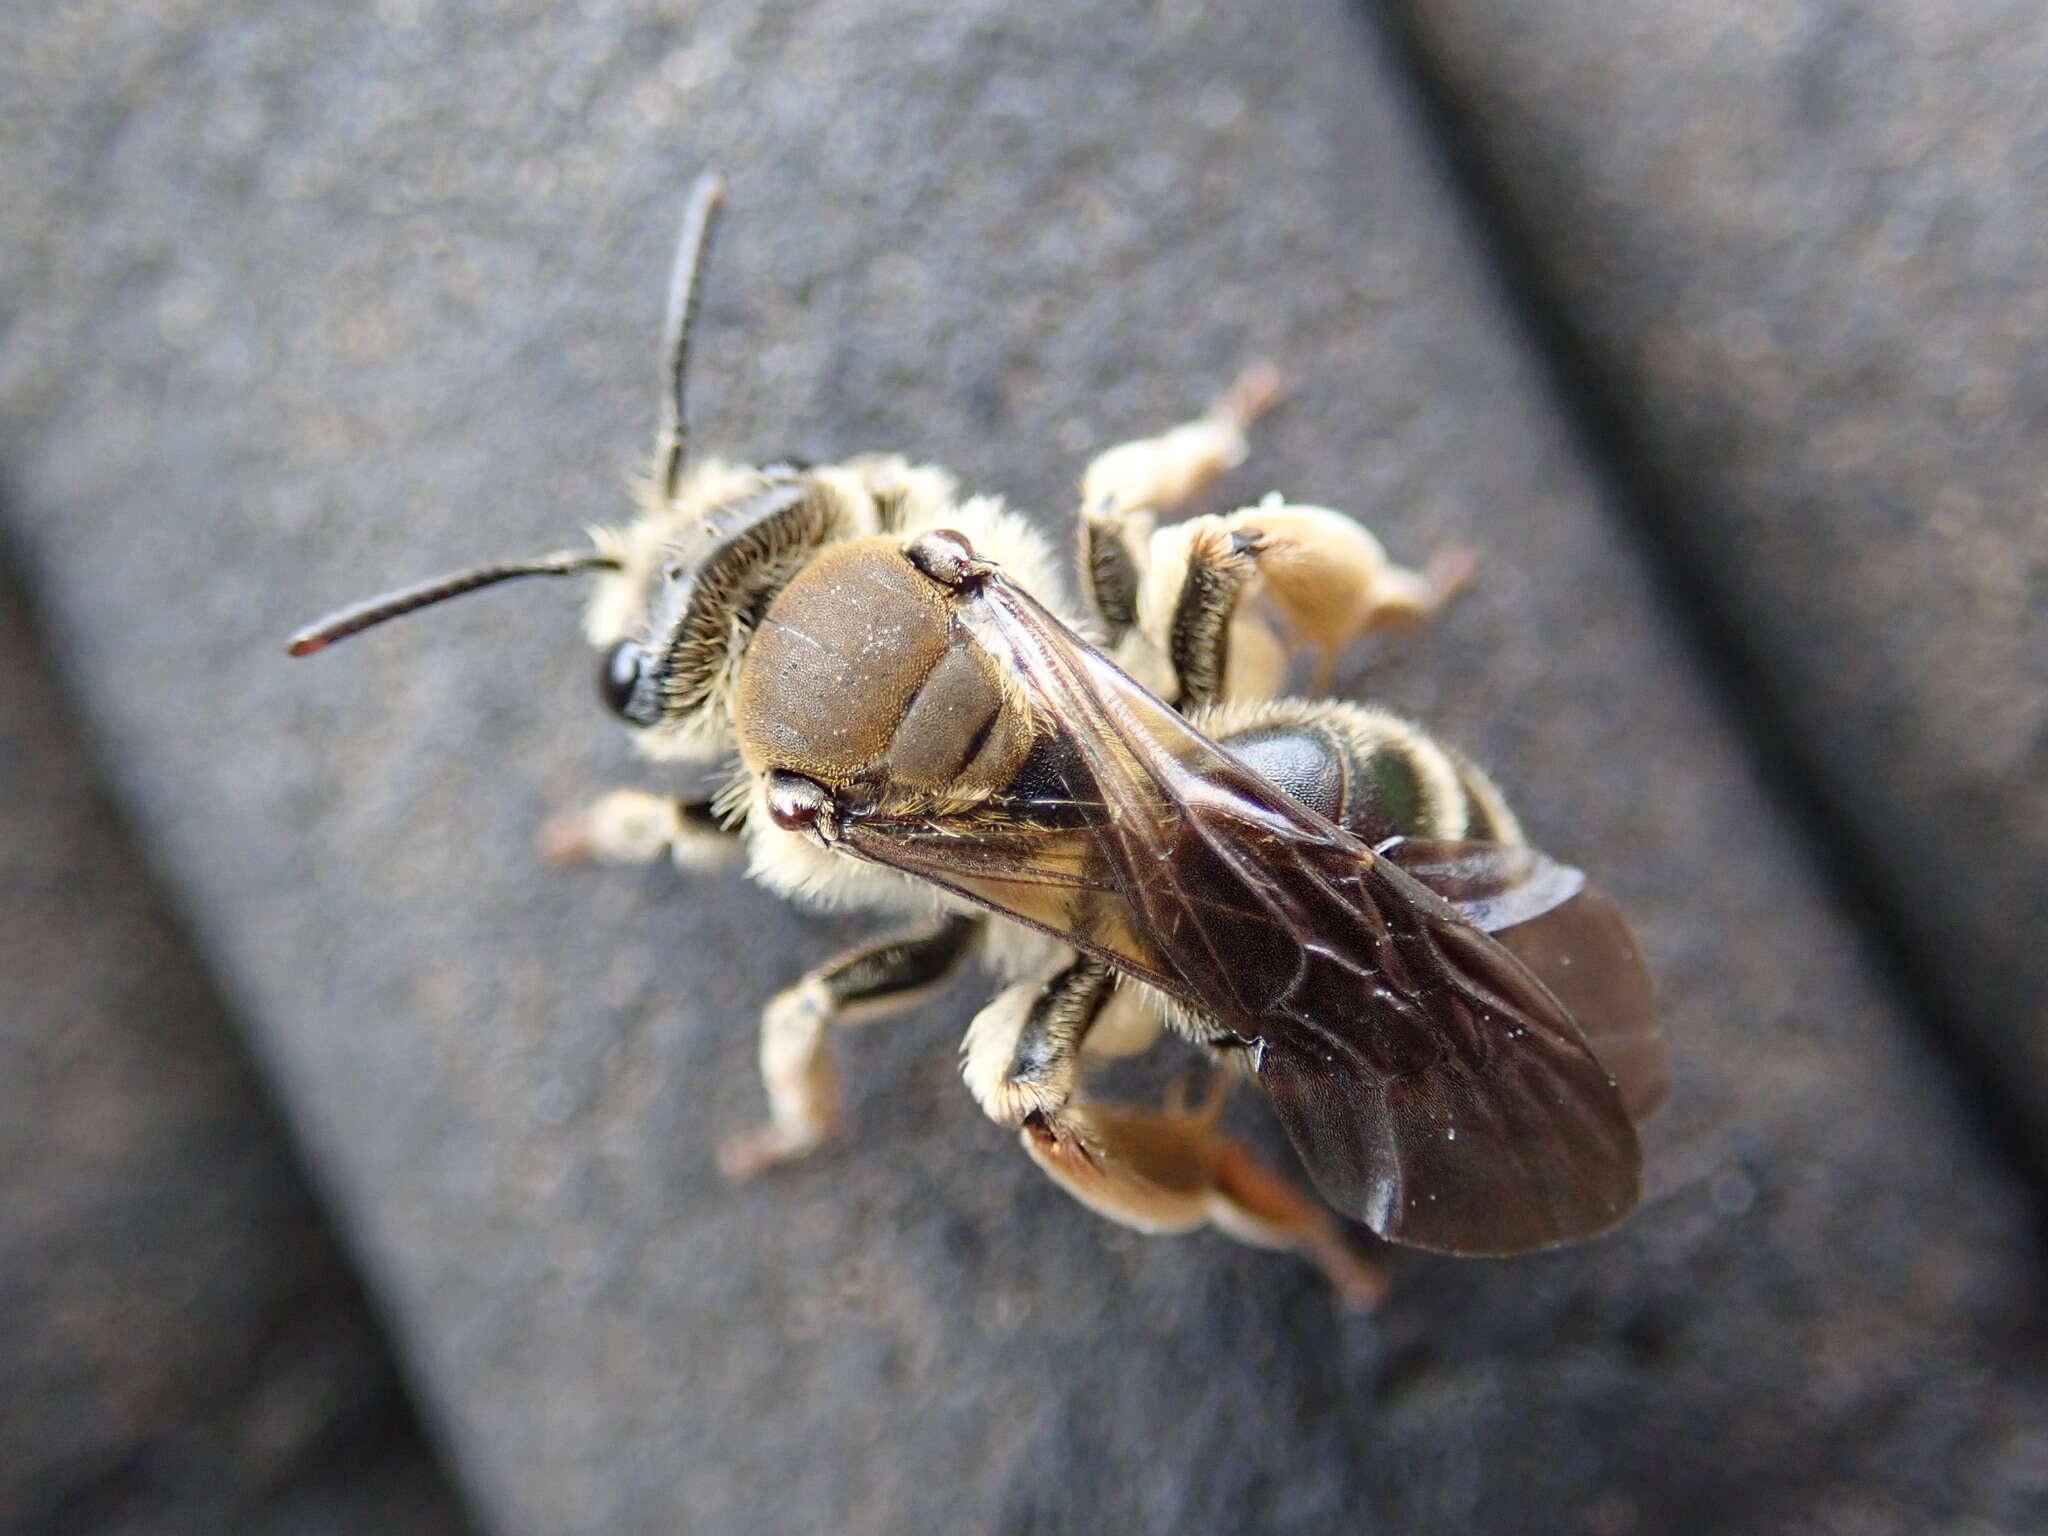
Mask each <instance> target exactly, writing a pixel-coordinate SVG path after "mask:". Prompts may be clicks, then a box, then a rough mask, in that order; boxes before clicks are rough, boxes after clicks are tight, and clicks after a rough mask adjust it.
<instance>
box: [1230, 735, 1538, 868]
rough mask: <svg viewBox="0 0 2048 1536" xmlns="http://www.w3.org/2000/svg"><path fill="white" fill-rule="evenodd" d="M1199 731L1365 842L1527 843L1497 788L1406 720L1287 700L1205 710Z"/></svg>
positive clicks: (1460, 758)
mask: <svg viewBox="0 0 2048 1536" xmlns="http://www.w3.org/2000/svg"><path fill="white" fill-rule="evenodd" d="M1196 723H1197V724H1198V725H1200V726H1202V727H1203V728H1204V729H1207V730H1210V731H1211V732H1213V733H1215V735H1216V739H1217V740H1218V741H1220V742H1221V743H1222V744H1223V745H1224V746H1226V747H1228V748H1229V749H1230V750H1231V751H1232V752H1233V753H1235V754H1236V755H1237V756H1238V757H1240V758H1242V759H1243V760H1244V761H1245V763H1246V764H1247V765H1249V766H1250V767H1251V768H1253V769H1254V770H1256V771H1257V772H1259V773H1261V774H1263V775H1264V776H1265V777H1267V778H1269V779H1271V780H1272V781H1273V782H1274V783H1275V784H1276V785H1278V786H1279V787H1280V788H1281V789H1284V790H1285V791H1287V793H1288V794H1290V795H1292V796H1293V797H1294V798H1295V799H1296V800H1299V801H1300V802H1301V803H1302V804H1304V805H1306V806H1308V807H1309V808H1310V809H1311V810H1313V811H1315V812H1317V813H1318V814H1320V815H1323V816H1327V817H1329V818H1330V820H1332V821H1334V822H1336V823H1337V824H1338V825H1339V826H1341V827H1343V828H1344V829H1345V830H1346V831H1348V832H1350V833H1351V834H1352V835H1353V836H1355V837H1357V838H1359V839H1360V840H1361V841H1363V842H1366V843H1370V844H1374V845H1377V844H1379V843H1383V842H1385V841H1386V840H1387V839H1388V838H1390V837H1422V838H1449V839H1464V838H1474V839H1479V840H1483V841H1487V842H1507V843H1518V842H1520V841H1521V840H1522V832H1521V827H1520V825H1519V823H1518V822H1517V821H1516V820H1515V816H1514V813H1513V812H1512V811H1510V810H1509V809H1508V807H1507V803H1506V802H1505V801H1504V800H1503V799H1502V798H1501V794H1500V791H1499V790H1498V789H1496V788H1495V787H1494V785H1493V781H1492V780H1490V779H1489V778H1487V776H1486V775H1485V774H1484V773H1482V772H1480V770H1479V769H1478V768H1476V767H1475V766H1473V765H1472V764H1471V763H1469V762H1467V761H1466V760H1465V759H1464V758H1462V757H1460V756H1459V755H1457V754H1456V753H1454V752H1452V751H1451V750H1450V749H1449V748H1447V747H1445V746H1443V745H1442V744H1441V743H1439V742H1437V741H1435V740H1432V739H1431V738H1430V737H1429V736H1428V735H1426V734H1425V733H1424V732H1422V731H1421V730H1420V729H1418V728H1417V727H1416V726H1414V725H1411V724H1410V723H1409V722H1408V721H1406V720H1403V719H1401V718H1400V717H1399V716H1397V715H1391V714H1388V713H1387V712H1386V711H1384V710H1379V709H1372V708H1369V707H1366V706H1362V705H1354V704H1338V703H1328V702H1309V701H1303V700H1294V699H1281V700H1276V701H1273V702H1271V703H1261V704H1253V705H1235V706H1227V707H1225V708H1223V709H1220V710H1214V711H1205V712H1203V714H1202V715H1201V716H1198V717H1197V721H1196Z"/></svg>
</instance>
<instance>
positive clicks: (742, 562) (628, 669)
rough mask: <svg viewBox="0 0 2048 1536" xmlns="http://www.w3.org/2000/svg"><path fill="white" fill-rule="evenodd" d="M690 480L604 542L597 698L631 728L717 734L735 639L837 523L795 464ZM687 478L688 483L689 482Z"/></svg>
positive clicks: (743, 638)
mask: <svg viewBox="0 0 2048 1536" xmlns="http://www.w3.org/2000/svg"><path fill="white" fill-rule="evenodd" d="M707 478H708V481H709V483H708V484H706V485H705V486H703V487H702V490H704V491H708V492H710V493H711V495H712V496H713V497H715V498H717V499H712V500H710V501H709V503H708V505H703V506H702V508H701V510H699V508H698V507H697V506H693V505H692V501H693V500H695V498H684V499H682V500H680V501H679V502H678V503H676V504H675V505H673V506H672V507H671V508H669V509H664V511H663V512H662V513H657V514H655V515H652V516H649V517H646V518H643V519H642V520H641V521H640V522H639V523H637V524H635V525H634V526H633V527H632V528H630V529H628V530H626V531H625V532H623V533H616V534H611V535H609V536H608V542H609V543H610V544H611V546H612V548H613V550H614V552H615V553H616V554H617V556H618V558H619V569H618V573H617V575H616V576H614V577H611V578H609V579H608V580H607V581H606V583H605V584H604V585H602V586H601V587H600V588H599V590H598V591H597V592H596V593H595V594H594V595H593V597H592V604H591V613H590V618H589V621H588V627H589V628H590V629H591V631H592V638H593V639H595V640H597V641H598V643H599V645H600V647H601V649H602V652H603V658H602V661H601V662H600V664H599V669H598V691H599V695H600V697H602V698H603V700H604V701H605V703H606V704H607V705H608V706H609V707H610V708H611V710H612V711H613V713H615V714H617V715H618V716H619V718H620V719H622V720H624V721H625V722H626V723H627V724H629V725H631V726H634V727H636V728H637V729H639V730H641V731H643V732H648V733H651V734H653V735H656V736H660V737H665V738H668V739H669V740H671V741H675V742H679V743H686V742H689V741H692V740H694V739H697V738H701V737H704V736H706V735H712V736H716V735H718V734H719V730H718V722H717V719H716V717H717V716H718V715H720V714H721V713H722V706H723V705H724V703H725V702H726V698H727V696H728V695H729V693H730V689H731V683H732V678H733V674H734V671H735V668H736V666H737V663H738V659H739V657H740V655H742V654H743V653H744V650H745V646H746V642H747V640H748V638H749V637H750V636H751V635H752V634H753V632H754V630H755V629H756V628H757V627H758V625H759V624H760V622H761V620H762V618H763V616H764V615H765V614H766V612H767V610H768V607H769V605H770V604H771V603H772V602H773V601H774V600H775V597H776V594H777V593H779V592H780V591H781V590H782V587H783V586H784V584H786V583H787V582H788V581H789V579H790V578H791V577H792V576H793V575H795V573H796V571H797V570H798V569H799V568H800V567H801V566H802V565H803V563H804V562H805V561H806V560H808V559H810V557H811V556H812V555H813V554H814V553H815V552H816V551H817V549H818V548H819V547H820V546H821V545H823V544H824V543H826V542H827V541H828V540H830V539H831V538H833V537H834V536H836V534H837V533H838V531H839V530H838V526H837V524H838V518H837V515H836V514H837V511H838V506H837V503H836V502H835V500H834V498H833V497H832V496H831V495H829V494H828V493H827V491H826V490H825V488H824V487H822V486H820V485H818V484H816V483H813V482H812V481H810V480H808V479H807V478H805V477H803V476H801V475H770V474H763V473H759V472H745V471H743V472H738V473H737V474H736V473H735V472H734V471H731V470H727V469H725V468H724V467H723V466H720V467H719V469H718V472H717V473H715V474H714V475H712V476H709V477H707ZM693 489H695V487H693Z"/></svg>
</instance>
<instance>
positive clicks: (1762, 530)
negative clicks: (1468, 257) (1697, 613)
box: [1388, 0, 2048, 1179]
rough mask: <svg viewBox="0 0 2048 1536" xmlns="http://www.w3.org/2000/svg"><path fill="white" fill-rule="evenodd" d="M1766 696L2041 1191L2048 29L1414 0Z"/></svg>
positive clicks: (1773, 722)
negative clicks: (1971, 1046) (2004, 1099)
mask: <svg viewBox="0 0 2048 1536" xmlns="http://www.w3.org/2000/svg"><path fill="white" fill-rule="evenodd" d="M1388 9H1389V10H1391V11H1393V12H1396V13H1398V14H1401V15H1403V16H1405V17H1406V18H1407V20H1408V24H1409V26H1410V29H1411V32H1412V36H1413V37H1414V39H1415V40H1416V43H1417V44H1418V47H1417V55H1418V57H1420V58H1422V59H1424V60H1426V61H1427V72H1428V73H1429V74H1430V75H1432V76H1434V77H1435V78H1436V79H1437V80H1438V81H1439V82H1440V84H1441V92H1442V96H1443V100H1444V105H1445V108H1446V111H1447V113H1448V115H1449V116H1450V117H1451V118H1453V119H1455V120H1457V121H1458V122H1459V123H1460V124H1461V125H1462V127H1463V130H1464V132H1465V134H1466V136H1467V138H1468V142H1469V144H1470V145H1471V147H1472V150H1473V153H1474V157H1475V159H1476V161H1477V163H1479V164H1480V165H1482V166H1484V167H1485V184H1486V191H1487V193H1488V194H1490V195H1491V197H1492V198H1493V199H1494V200H1495V203H1496V206H1497V208H1498V209H1499V211H1500V212H1501V213H1502V214H1503V215H1504V217H1505V219H1506V221H1507V229H1508V236H1507V238H1508V243H1509V244H1510V245H1511V246H1512V247H1513V249H1514V250H1515V251H1516V252H1517V253H1518V254H1519V256H1520V258H1521V259H1522V260H1523V261H1525V262H1526V263H1527V265H1528V268H1529V270H1530V273H1531V275H1532V278H1533V284H1532V287H1533V289H1534V298H1535V302H1536V303H1537V304H1539V305H1540V306H1541V307H1542V308H1543V310H1544V312H1545V313H1546V314H1547V315H1550V316H1553V317H1554V318H1555V319H1556V322H1557V324H1558V326H1559V327H1560V329H1561V331H1562V332H1563V333H1564V334H1565V335H1567V336H1568V337H1569V338H1571V347H1572V350H1573V351H1574V352H1575V353H1576V354H1577V356H1578V358H1579V360H1580V362H1581V364H1582V365H1583V373H1582V378H1583V379H1585V380H1586V381H1588V382H1590V384H1591V386H1592V388H1593V390H1594V391H1595V393H1596V394H1597V395H1598V396H1600V397H1601V398H1602V400H1603V401H1604V405H1605V409H1604V410H1603V425H1604V426H1605V427H1606V428H1608V429H1609V430H1610V431H1612V432H1614V433H1615V435H1616V436H1617V437H1618V438H1619V439H1620V440H1621V441H1622V442H1623V443H1624V445H1625V448H1626V451H1627V455H1628V457H1629V459H1630V461H1631V463H1632V465H1633V468H1634V470H1635V474H1634V476H1633V478H1634V480H1635V483H1636V486H1637V488H1638V490H1639V491H1640V492H1641V493H1642V496H1641V500H1640V503H1639V505H1640V506H1641V507H1642V508H1643V510H1644V513H1645V515H1647V516H1651V517H1654V518H1655V519H1657V521H1658V524H1659V527H1660V529H1661V531H1662V532H1663V533H1664V534H1665V535H1666V536H1667V537H1668V538H1669V540H1670V542H1671V545H1672V547H1673V548H1674V549H1675V550H1676V552H1677V555H1678V558H1679V559H1680V561H1681V562H1682V564H1683V568H1684V571H1685V576H1686V579H1687V580H1688V581H1689V582H1692V583H1696V584H1697V586H1698V587H1699V589H1700V590H1701V591H1702V592H1703V593H1704V595H1705V599H1706V601H1707V603H1708V604H1709V606H1710V607H1711V608H1712V609H1713V610H1714V612H1715V613H1716V615H1717V627H1718V629H1719V630H1720V633H1721V636H1722V639H1723V641H1724V642H1725V644H1726V645H1727V647H1728V649H1729V651H1730V652H1731V659H1732V661H1733V662H1734V664H1735V665H1736V667H1737V668H1738V669H1739V670H1740V672H1741V674H1742V676H1743V679H1744V684H1745V686H1746V687H1748V688H1750V689H1751V690H1753V692H1754V694H1755V696H1756V697H1757V698H1758V699H1759V701H1760V702H1761V703H1763V704H1764V706H1765V707H1766V708H1767V709H1768V711H1769V715H1770V721H1769V729H1770V730H1772V731H1773V732H1774V733H1775V735H1776V737H1777V739H1778V740H1779V741H1780V742H1782V743H1783V744H1784V746H1785V747H1787V748H1788V749H1789V750H1790V751H1791V752H1792V754H1793V755H1794V757H1795V758H1796V760H1797V761H1798V763H1799V766H1800V768H1801V770H1802V771H1803V773H1804V775H1805V776H1806V778H1807V781H1808V783H1809V784H1810V785H1811V789H1812V797H1813V799H1814V801H1815V802H1816V808H1817V809H1818V810H1819V812H1820V813H1821V814H1822V815H1824V816H1827V817H1829V818H1830V819H1831V820H1832V821H1833V822H1834V823H1835V827H1834V830H1835V831H1837V832H1838V833H1840V834H1842V835H1843V836H1844V837H1845V839H1846V841H1847V843H1848V845H1849V847H1850V848H1851V850H1852V851H1853V864H1854V866H1855V867H1854V868H1853V869H1852V870H1851V871H1850V875H1851V878H1853V879H1857V880H1859V881H1860V882H1861V883H1862V884H1863V885H1864V886H1865V888H1866V890H1867V891H1868V893H1869V894H1870V895H1871V896H1872V897H1873V898H1874V899H1875V901H1876V903H1877V905H1878V907H1879V908H1880V909H1881V910H1882V911H1883V913H1884V914H1885V916H1886V918H1887V919H1888V921H1887V922H1886V929H1887V932H1888V937H1891V938H1893V939H1894V940H1895V942H1897V943H1898V946H1899V955H1898V958H1899V959H1900V960H1902V961H1903V962H1905V965H1906V966H1907V967H1908V969H1909V971H1910V973H1911V974H1912V979H1913V983H1914V985H1915V988H1916V990H1917V991H1918V992H1919V993H1920V995H1921V998H1922V1006H1923V1010H1924V1011H1925V1012H1926V1013H1928V1014H1929V1015H1930V1017H1931V1020H1932V1022H1934V1023H1935V1024H1936V1025H1937V1027H1945V1028H1956V1029H1959V1030H1961V1031H1962V1032H1963V1033H1964V1034H1965V1036H1966V1037H1967V1038H1968V1039H1970V1040H1972V1041H1973V1042H1974V1043H1975V1047H1976V1049H1977V1050H1978V1051H1979V1052H1981V1053H1982V1055H1983V1057H1984V1059H1985V1061H1986V1063H1987V1064H1988V1065H1989V1066H1990V1067H1991V1069H1992V1070H1991V1071H1990V1072H1988V1073H1986V1074H1985V1078H1984V1084H1983V1086H1985V1087H1987V1088H1988V1087H1996V1088H1997V1089H1998V1090H1999V1091H2000V1092H2002V1093H2004V1094H2009V1095H2011V1096H2012V1097H2013V1098H2014V1099H2015V1100H2016V1101H2017V1104H2018V1106H2019V1108H2020V1109H2021V1110H2022V1111H2023V1112H2024V1114H2025V1115H2026V1117H2027V1118H2028V1119H2029V1120H2030V1121H2031V1127H2030V1134H2031V1137H2032V1140H2033V1142H2034V1157H2035V1166H2036V1174H2035V1176H2036V1178H2037V1179H2038V1178H2039V1176H2040V1170H2041V1169H2043V1168H2048V491H2044V489H2043V488H2044V486H2048V452H2044V450H2043V446H2042V442H2043V439H2042V423H2043V420H2044V412H2048V376H2044V374H2043V372H2042V367H2041V349H2040V335H2041V329H2042V322H2043V318H2044V316H2048V242H2044V240H2043V238H2042V237H2043V232H2044V230H2048V178H2044V174H2043V172H2044V168H2048V88H2044V86H2043V81H2044V80H2048V20H2044V17H2043V13H2042V11H2041V8H2040V7H2039V6H2038V5H2032V4H2028V3H2026V0H1944V3H1940V4H1932V5H1929V4H1922V3H1915V0H1875V3H1869V0H1857V3H1854V4H1850V3H1843V0H1821V3H1816V4H1808V5H1801V6H1794V7H1787V6H1783V5H1777V4H1772V3H1770V0H1735V3H1730V4H1716V5H1696V4H1685V3H1681V0H1661V3H1657V4H1652V5H1649V6H1633V7H1630V8H1629V9H1628V11H1627V13H1626V14H1625V15H1621V16H1618V15H1617V14H1616V11H1615V8H1614V7H1613V6H1610V5H1600V4H1593V3H1588V0H1544V3H1541V4H1529V3H1527V0H1399V3H1398V4H1395V5H1393V6H1390V7H1389V8H1388Z"/></svg>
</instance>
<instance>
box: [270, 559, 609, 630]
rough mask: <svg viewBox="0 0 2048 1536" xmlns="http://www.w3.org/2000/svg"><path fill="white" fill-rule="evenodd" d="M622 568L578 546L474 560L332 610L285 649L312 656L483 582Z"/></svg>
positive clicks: (482, 584)
mask: <svg viewBox="0 0 2048 1536" xmlns="http://www.w3.org/2000/svg"><path fill="white" fill-rule="evenodd" d="M618 568H619V562H618V561H617V560H615V559H613V558H612V557H611V556H610V555H604V554H596V553H592V552H589V551H583V550H573V549H567V550H562V551H560V552H559V553H556V554H552V555H541V556H539V557H537V558H535V559H532V560H504V561H498V562H496V563H494V564H491V565H477V566H471V567H470V568H469V569H468V570H466V571H455V572H452V573H451V574H449V575H446V576H436V577H435V578H434V579H433V580H431V581H422V582H419V583H418V584H416V585H414V586H410V587H400V588H399V589H398V590H397V591H396V592H387V593H385V594H384V595H383V596H382V597H373V598H371V599H370V600H369V601H368V602H364V603H352V604H351V605H349V606H348V607H346V608H343V609H340V610H338V611H337V612H334V613H330V614H329V615H327V617H326V618H324V619H322V620H320V621H319V622H318V623H316V624H309V625H307V626H306V627H305V628H304V629H302V630H300V631H299V632H298V633H297V634H295V635H293V636H292V637H291V639H290V640H289V641H288V642H287V643H286V645H285V651H286V653H287V654H288V655H292V656H310V655H312V654H313V653H314V652H315V651H324V650H326V649H327V647H328V646H330V645H332V644H334V642H335V641H337V640H346V639H347V638H348V637H349V636H350V635H354V634H360V633H361V632H362V631H363V630H366V629H368V628H370V626H371V625H373V624H382V623H383V622H384V621H385V620H386V619H395V618H397V617H398V616H399V615H400V614H402V613H411V612H412V611H413V610H414V609H416V608H426V607H430V606H432V605H433V604H435V603H441V602H446V601H447V600H448V599H449V598H451V597H460V596H462V594H463V593H465V592H474V591H476V590H477V589H478V588H479V587H494V586H496V585H497V584H498V583H499V582H501V581H511V580H514V579H515V578H517V577H520V576H576V575H580V574H581V573H582V572H584V571H599V570H607V571H616V570H617V569H618Z"/></svg>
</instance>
